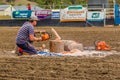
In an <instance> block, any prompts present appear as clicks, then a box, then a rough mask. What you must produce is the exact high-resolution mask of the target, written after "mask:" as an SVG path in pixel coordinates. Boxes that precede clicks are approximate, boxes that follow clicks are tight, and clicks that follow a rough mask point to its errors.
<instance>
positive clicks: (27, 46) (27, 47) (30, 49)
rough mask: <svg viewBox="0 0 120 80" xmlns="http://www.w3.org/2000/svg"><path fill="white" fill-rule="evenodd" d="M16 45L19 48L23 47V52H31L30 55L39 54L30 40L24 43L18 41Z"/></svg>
mask: <svg viewBox="0 0 120 80" xmlns="http://www.w3.org/2000/svg"><path fill="white" fill-rule="evenodd" d="M16 45H17V46H18V47H19V48H21V49H22V51H23V52H26V53H29V54H30V55H33V54H37V50H36V49H35V48H34V46H33V45H32V44H30V43H29V42H25V43H24V44H17V43H16Z"/></svg>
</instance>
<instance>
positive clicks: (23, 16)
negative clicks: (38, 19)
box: [12, 10, 32, 19]
mask: <svg viewBox="0 0 120 80" xmlns="http://www.w3.org/2000/svg"><path fill="white" fill-rule="evenodd" d="M31 14H32V11H31V10H25V11H13V13H12V17H13V18H18V19H19V18H20V19H26V18H30V16H31Z"/></svg>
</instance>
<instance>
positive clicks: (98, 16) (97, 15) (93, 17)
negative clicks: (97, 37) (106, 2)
mask: <svg viewBox="0 0 120 80" xmlns="http://www.w3.org/2000/svg"><path fill="white" fill-rule="evenodd" d="M104 16H105V14H104V12H101V11H88V12H87V20H88V21H101V20H104V18H105V17H104Z"/></svg>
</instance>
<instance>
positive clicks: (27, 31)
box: [16, 17, 42, 55]
mask: <svg viewBox="0 0 120 80" xmlns="http://www.w3.org/2000/svg"><path fill="white" fill-rule="evenodd" d="M37 21H38V18H37V17H31V18H30V20H29V21H27V22H25V23H24V24H23V25H22V27H21V28H20V29H19V31H18V33H17V37H16V45H17V46H18V47H19V48H21V49H22V52H23V53H24V52H25V53H27V54H29V55H33V54H37V50H36V49H35V47H34V46H33V44H32V42H34V41H42V38H41V37H39V38H37V37H35V36H34V35H35V31H34V27H35V26H36V24H37Z"/></svg>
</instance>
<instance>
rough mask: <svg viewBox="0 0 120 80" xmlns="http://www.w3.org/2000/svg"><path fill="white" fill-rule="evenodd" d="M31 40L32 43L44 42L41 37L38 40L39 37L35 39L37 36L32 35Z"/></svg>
mask: <svg viewBox="0 0 120 80" xmlns="http://www.w3.org/2000/svg"><path fill="white" fill-rule="evenodd" d="M29 38H30V40H31V41H42V38H41V37H40V38H37V37H35V36H34V35H32V34H30V35H29Z"/></svg>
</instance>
